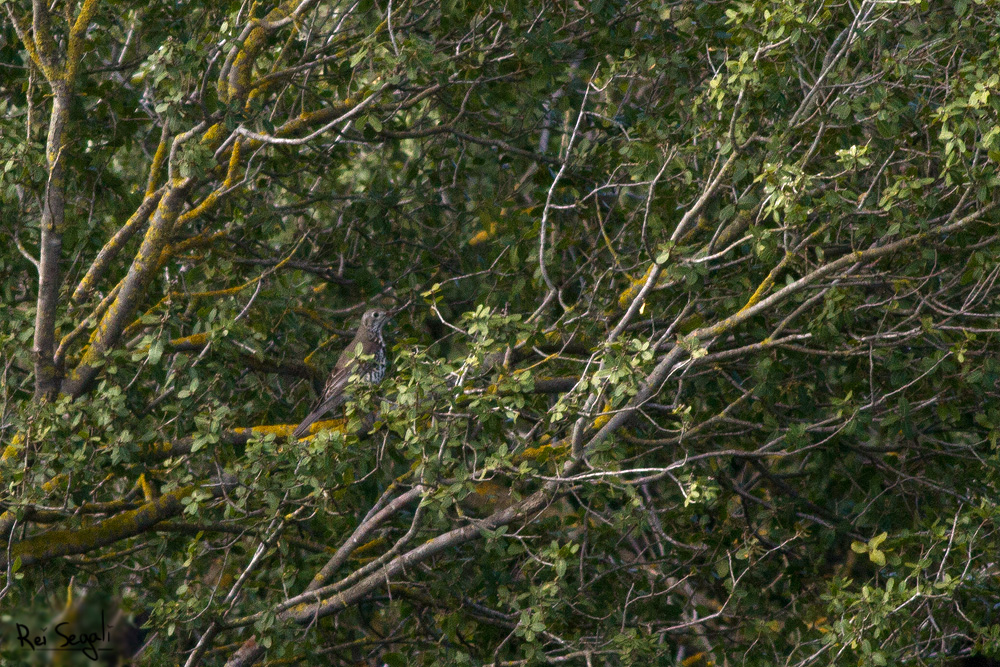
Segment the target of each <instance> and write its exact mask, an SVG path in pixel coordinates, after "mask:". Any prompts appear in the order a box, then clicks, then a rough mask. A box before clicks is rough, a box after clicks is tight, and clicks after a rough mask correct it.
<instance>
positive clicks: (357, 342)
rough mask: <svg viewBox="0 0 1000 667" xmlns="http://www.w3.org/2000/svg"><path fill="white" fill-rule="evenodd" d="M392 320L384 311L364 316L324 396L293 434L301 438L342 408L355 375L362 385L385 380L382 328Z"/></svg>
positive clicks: (375, 311)
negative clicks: (329, 414) (332, 412)
mask: <svg viewBox="0 0 1000 667" xmlns="http://www.w3.org/2000/svg"><path fill="white" fill-rule="evenodd" d="M388 321H389V314H388V313H386V312H385V311H384V310H380V309H378V308H372V309H371V310H368V311H365V314H364V315H362V316H361V326H360V327H358V333H357V334H355V336H354V340H352V341H351V342H350V343H349V344H348V345H347V347H346V348H344V351H343V352H341V353H340V358H339V359H337V364H336V365H335V366H334V367H333V370H332V371H331V372H330V377H328V378H327V380H326V384H325V385H324V386H323V393H322V394H321V395H320V397H319V400H318V401H316V405H315V406H314V407H313V409H312V410H311V411H310V412H309V414H308V415H307V416H306V418H305V419H303V420H302V423H301V424H299V425H298V426H296V427H295V430H294V431H292V437H293V438H296V439H298V438H301V437H302V436H304V435H305V434H306V433H307V432H308V431H309V427H310V426H312V425H313V423H314V422H316V420H318V419H319V418H320V417H322V416H323V415H325V414H326V413H327V412H329V411H330V410H333V409H334V408H336V407H338V406H340V405H342V404H343V403H344V402H345V401H346V400H347V398H348V392H346V391H345V390H346V389H347V388H348V384H349V382H350V379H351V376H354V375H356V376H357V377H358V380H359V381H360V382H363V383H364V384H368V385H375V384H378V383H379V382H381V381H382V378H384V377H385V370H386V366H387V365H388V359H387V357H386V352H385V340H384V339H383V338H382V327H384V326H385V324H386V322H388ZM362 355H366V356H371V357H372V359H369V360H363V361H358V357H360V356H362Z"/></svg>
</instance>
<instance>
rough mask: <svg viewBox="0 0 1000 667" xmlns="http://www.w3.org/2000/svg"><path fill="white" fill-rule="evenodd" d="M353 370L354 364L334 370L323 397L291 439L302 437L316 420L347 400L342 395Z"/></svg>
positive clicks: (293, 432)
mask: <svg viewBox="0 0 1000 667" xmlns="http://www.w3.org/2000/svg"><path fill="white" fill-rule="evenodd" d="M353 370H354V364H347V365H346V366H345V367H343V368H336V369H334V371H333V373H331V374H330V378H329V379H328V380H327V381H326V386H325V387H323V395H322V396H320V397H319V400H318V401H317V402H316V405H315V407H313V409H312V410H311V411H310V412H309V414H308V415H307V416H306V418H305V419H303V420H302V423H301V424H299V425H298V426H296V427H295V430H294V431H292V437H293V438H296V439H298V438H301V437H302V436H304V435H305V434H306V433H308V432H309V427H310V426H312V425H313V423H315V422H316V420H318V419H319V418H320V417H322V416H323V415H325V414H326V413H327V412H329V411H330V410H333V409H334V408H336V407H337V406H339V405H340V404H341V403H343V402H344V401H345V400H347V397H346V396H345V395H344V388H345V387H346V386H347V381H348V379H350V377H351V372H352V371H353Z"/></svg>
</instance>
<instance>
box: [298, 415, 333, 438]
mask: <svg viewBox="0 0 1000 667" xmlns="http://www.w3.org/2000/svg"><path fill="white" fill-rule="evenodd" d="M324 412H325V411H324ZM322 415H323V413H322V412H320V411H319V410H313V411H312V412H310V413H309V415H308V416H307V417H306V418H305V419H303V420H302V423H301V424H299V425H298V426H296V427H295V430H294V431H292V437H293V438H295V439H296V440H298V439H299V438H301V437H303V436H305V435H306V434H307V433H309V427H310V426H312V425H313V424H314V423H316V420H317V419H319V418H320V417H321V416H322Z"/></svg>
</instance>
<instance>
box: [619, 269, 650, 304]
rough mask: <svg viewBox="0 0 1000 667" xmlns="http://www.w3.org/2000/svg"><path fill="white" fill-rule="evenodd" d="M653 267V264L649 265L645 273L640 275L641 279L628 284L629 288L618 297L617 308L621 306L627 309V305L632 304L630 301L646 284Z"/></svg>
mask: <svg viewBox="0 0 1000 667" xmlns="http://www.w3.org/2000/svg"><path fill="white" fill-rule="evenodd" d="M655 266H656V265H655V264H650V265H649V268H647V269H646V272H645V273H644V274H642V277H641V278H636V279H635V280H633V281H632V282H631V284H629V286H628V287H627V288H626V289H625V291H624V292H622V293H621V295H619V297H618V305H619V306H621V307H622V308H628V305H629V304H630V303H632V299H634V298H635V296H636V294H638V293H639V291H640V290H642V286H643V285H645V284H646V281H647V280H649V274H650V273H652V272H653V267H655Z"/></svg>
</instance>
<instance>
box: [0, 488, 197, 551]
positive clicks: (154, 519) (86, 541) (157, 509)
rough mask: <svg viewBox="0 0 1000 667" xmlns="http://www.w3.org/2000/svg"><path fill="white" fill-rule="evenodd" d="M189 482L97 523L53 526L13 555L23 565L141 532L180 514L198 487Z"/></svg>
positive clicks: (105, 544)
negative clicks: (54, 528)
mask: <svg viewBox="0 0 1000 667" xmlns="http://www.w3.org/2000/svg"><path fill="white" fill-rule="evenodd" d="M197 488H198V487H197V486H185V487H183V488H181V489H177V490H176V491H173V492H171V493H167V494H164V495H163V496H161V497H159V498H157V499H155V500H153V501H151V502H148V503H146V504H144V505H142V506H141V507H139V508H137V509H134V510H131V511H128V512H122V513H121V514H118V515H117V516H113V517H111V518H109V519H105V520H104V521H101V522H99V523H97V524H95V525H93V526H88V527H85V528H80V529H78V530H52V531H49V532H47V533H43V534H42V535H39V536H37V537H32V538H29V539H27V540H24V541H23V542H18V543H17V544H15V545H13V548H12V549H11V552H10V554H11V558H13V559H14V560H20V564H21V566H22V567H24V566H26V565H32V564H34V563H39V562H44V561H48V560H52V559H53V558H59V557H61V556H69V555H73V554H82V553H87V552H90V551H93V550H95V549H99V548H101V547H104V546H107V545H109V544H113V543H115V542H117V541H119V540H123V539H127V538H129V537H134V536H135V535H139V534H141V533H143V532H145V531H146V530H148V529H149V528H151V527H152V526H154V525H155V524H157V523H159V522H160V521H163V520H164V519H168V518H170V517H172V516H175V515H177V514H180V513H181V511H183V509H184V505H183V503H182V502H181V501H182V500H183V499H184V498H186V497H188V496H190V495H191V494H192V493H194V492H195V490H197ZM6 565H7V556H6V552H4V553H3V554H0V567H5V566H6Z"/></svg>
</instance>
